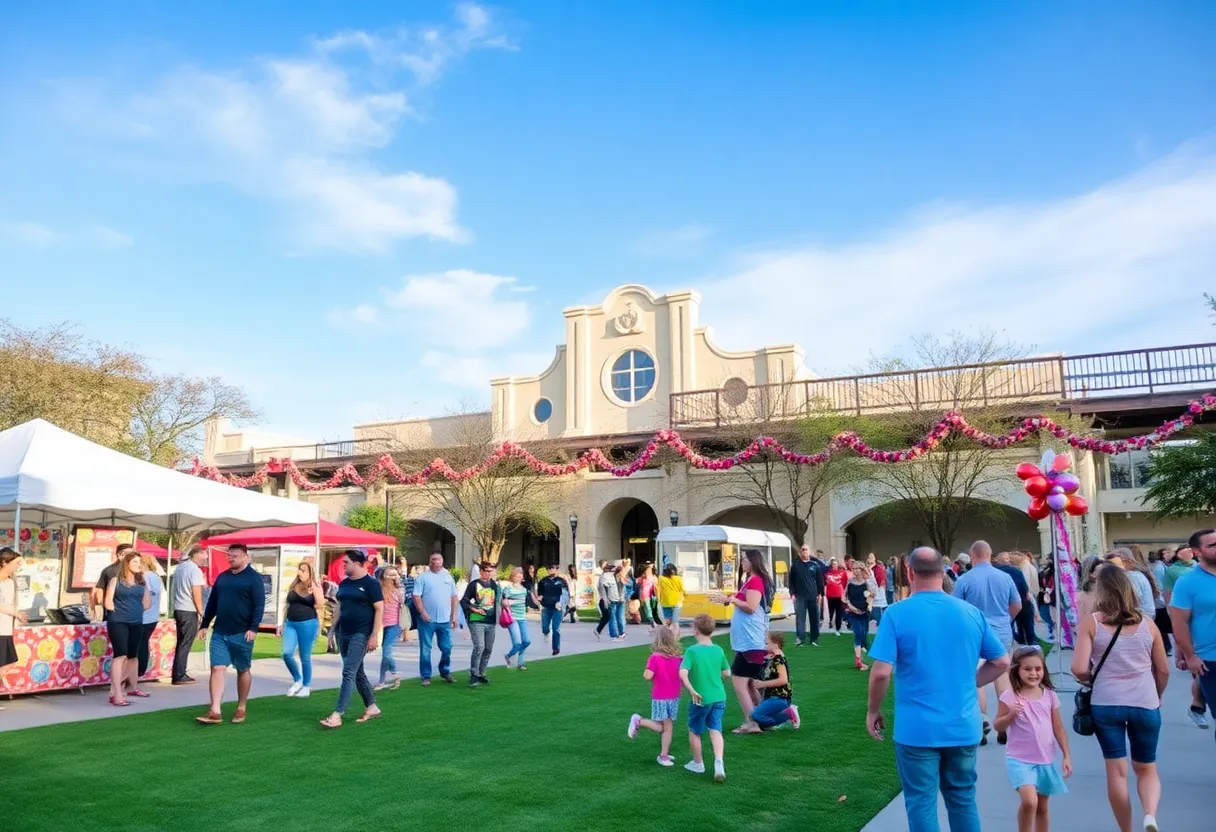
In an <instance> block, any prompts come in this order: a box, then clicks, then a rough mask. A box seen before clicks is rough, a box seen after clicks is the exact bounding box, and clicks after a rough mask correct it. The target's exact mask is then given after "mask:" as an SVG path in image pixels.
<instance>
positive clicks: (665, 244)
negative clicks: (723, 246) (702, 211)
mask: <svg viewBox="0 0 1216 832" xmlns="http://www.w3.org/2000/svg"><path fill="white" fill-rule="evenodd" d="M712 234H713V230H712V229H709V228H706V227H705V226H703V225H701V224H700V223H695V222H690V223H686V224H685V225H681V226H680V227H679V228H667V229H661V230H659V231H652V232H650V233H649V234H645V235H643V236H642V237H641V238H640V239H638V240H637V242H635V243H634V245H633V250H634V251H635V252H636V253H638V254H641V255H644V256H646V257H691V256H692V255H695V254H698V253H699V252H700V251H701V249H702V248H703V247H704V245H705V242H706V241H707V240H708V239H709V238H710V236H711V235H712Z"/></svg>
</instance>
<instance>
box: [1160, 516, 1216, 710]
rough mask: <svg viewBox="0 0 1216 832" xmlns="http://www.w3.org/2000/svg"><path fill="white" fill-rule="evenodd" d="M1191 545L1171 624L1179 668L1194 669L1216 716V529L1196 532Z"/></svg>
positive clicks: (1172, 605) (1173, 602) (1176, 588)
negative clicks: (1190, 561) (1192, 562)
mask: <svg viewBox="0 0 1216 832" xmlns="http://www.w3.org/2000/svg"><path fill="white" fill-rule="evenodd" d="M1188 545H1189V546H1190V548H1191V550H1192V551H1193V552H1194V554H1195V558H1196V564H1195V566H1194V567H1192V568H1191V569H1190V570H1188V571H1187V572H1186V573H1184V574H1183V575H1182V577H1180V578H1178V579H1177V581H1176V582H1175V584H1174V589H1173V591H1172V593H1171V594H1170V623H1171V624H1173V625H1174V639H1175V642H1176V643H1177V649H1176V653H1177V656H1178V659H1177V661H1178V667H1180V668H1182V669H1183V670H1189V671H1191V674H1192V675H1193V676H1194V677H1195V679H1196V680H1197V681H1198V683H1199V688H1200V691H1201V692H1202V694H1203V698H1204V700H1205V701H1206V702H1207V706H1208V709H1209V710H1210V711H1211V712H1212V715H1213V716H1216V529H1204V530H1203V531H1199V532H1195V533H1194V534H1193V535H1191V539H1190V542H1189V544H1188ZM1204 727H1206V726H1204Z"/></svg>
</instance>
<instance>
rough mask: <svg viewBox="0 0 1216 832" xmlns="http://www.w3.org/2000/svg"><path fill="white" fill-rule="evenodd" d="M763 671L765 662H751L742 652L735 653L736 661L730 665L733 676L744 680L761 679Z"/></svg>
mask: <svg viewBox="0 0 1216 832" xmlns="http://www.w3.org/2000/svg"><path fill="white" fill-rule="evenodd" d="M763 671H764V662H749V661H748V660H747V657H746V656H744V655H743V652H742V651H740V652H737V653H735V658H734V661H732V662H731V663H730V673H731V675H732V676H739V677H741V678H743V679H759V678H760V674H761V673H762V672H763Z"/></svg>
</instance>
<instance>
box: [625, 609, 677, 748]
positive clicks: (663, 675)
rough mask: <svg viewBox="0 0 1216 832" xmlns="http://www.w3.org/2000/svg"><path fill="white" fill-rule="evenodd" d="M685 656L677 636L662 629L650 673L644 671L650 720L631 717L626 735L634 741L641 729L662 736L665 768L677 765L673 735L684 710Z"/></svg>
mask: <svg viewBox="0 0 1216 832" xmlns="http://www.w3.org/2000/svg"><path fill="white" fill-rule="evenodd" d="M683 655H684V648H683V647H681V646H680V642H679V641H678V640H677V639H676V636H675V633H673V632H672V631H671V630H670V629H669V628H667V627H659V629H658V630H657V631H656V632H655V635H654V643H653V645H652V646H651V648H650V658H649V659H647V660H646V669H645V670H644V671H642V678H643V679H645V680H646V681H648V682H650V719H643V718H642V715H641V714H634V715H633V716H631V717H629V728H628V730H627V731H626V734H627V735H628V737H629V739H631V740H632V739H636V738H637V735H638V729H639V728H645V729H646V730H647V731H654V732H655V733H656V734H658V735H659V756H658V758H657V759H656V762H657V763H658V764H659V765H661V766H663V767H665V768H670V767H671V766H673V765H675V760H673V759H672V757H671V735H672V732H673V727H674V725H675V720H676V717H677V716H679V710H680V691H681V688H682V687H683V684H682V682H681V681H680V661H681V658H682V657H683Z"/></svg>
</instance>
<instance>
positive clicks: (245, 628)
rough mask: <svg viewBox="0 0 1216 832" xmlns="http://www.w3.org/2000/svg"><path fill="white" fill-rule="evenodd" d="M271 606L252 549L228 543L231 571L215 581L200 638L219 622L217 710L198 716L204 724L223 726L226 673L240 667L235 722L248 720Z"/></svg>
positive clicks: (214, 647)
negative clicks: (257, 646)
mask: <svg viewBox="0 0 1216 832" xmlns="http://www.w3.org/2000/svg"><path fill="white" fill-rule="evenodd" d="M265 610H266V583H265V581H263V580H262V576H261V575H260V574H258V573H257V572H256V571H254V570H253V569H250V568H249V550H248V549H246V548H245V546H244V545H243V544H241V543H234V544H232V545H231V546H229V547H228V571H227V572H221V573H220V575H219V577H217V578H216V579H215V586H214V587H212V589H211V596H210V597H209V598H207V608H206V610H204V612H203V622H202V624H201V625H200V627H199V631H198V634H199V638H201V639H206V638H207V628H208V627H209V626H211V622H212V620H214V621H215V633H214V634H213V635H212V636H211V643H210V645H209V649H210V654H211V679H210V689H211V690H210V692H211V710H209V711H208V712H207V713H206V714H204V715H203V716H200V717H196V719H197V720H198V721H199V722H201V723H203V724H204V725H218V724H219V723H221V722H223V721H224V719H223V717H222V716H220V704H221V703H222V702H223V699H224V672H225V671H227V670H228V666H229V665H232V667H234V668H236V697H237V701H236V713H235V714H233V715H232V722H233V724H240V723H242V722H244V721H245V703H246V701H248V699H249V688H250V687H252V685H253V673H252V672H251V670H250V668H251V666H252V664H253V640H254V639H255V638H257V634H258V627H259V626H260V625H261V623H262V615H263V614H264V613H265Z"/></svg>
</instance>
